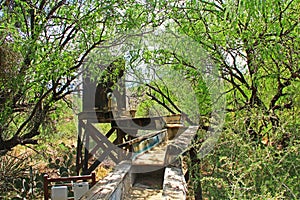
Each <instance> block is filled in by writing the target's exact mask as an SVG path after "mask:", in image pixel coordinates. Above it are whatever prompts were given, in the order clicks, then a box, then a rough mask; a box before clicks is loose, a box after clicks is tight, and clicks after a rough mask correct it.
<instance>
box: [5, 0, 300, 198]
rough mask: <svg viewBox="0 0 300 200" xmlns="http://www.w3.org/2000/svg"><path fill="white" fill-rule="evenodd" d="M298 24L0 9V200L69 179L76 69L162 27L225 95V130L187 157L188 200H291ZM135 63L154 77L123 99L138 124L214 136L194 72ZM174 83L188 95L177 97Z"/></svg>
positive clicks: (168, 10)
mask: <svg viewBox="0 0 300 200" xmlns="http://www.w3.org/2000/svg"><path fill="white" fill-rule="evenodd" d="M299 13H300V4H299V2H298V1H297V0H289V1H281V0H265V1H260V0H253V1H249V0H230V1H222V0H216V1H203V0H200V1H177V0H174V1H154V0H153V1H152V0H150V1H147V3H141V2H138V1H111V0H107V1H106V0H103V1H93V0H87V1H40V2H35V1H22V0H14V1H1V0H0V34H1V36H0V44H1V46H0V67H1V68H0V156H1V157H0V194H1V195H0V198H8V196H10V197H15V198H16V199H22V198H25V197H26V198H28V199H30V198H31V199H37V198H40V196H41V177H42V174H43V173H45V172H51V173H57V175H61V176H67V175H72V174H74V146H72V145H74V142H75V140H76V137H77V136H76V134H77V133H76V132H77V128H76V123H75V122H74V120H76V119H75V118H74V117H73V116H74V113H72V112H71V111H70V109H69V108H68V107H67V106H66V104H65V102H70V99H69V95H70V94H71V93H72V92H74V91H76V90H77V86H78V84H79V79H78V77H80V76H81V73H83V72H82V71H81V69H82V68H81V66H82V64H83V63H84V61H85V59H86V57H87V56H88V55H89V54H90V53H91V52H92V51H93V50H94V49H96V48H107V47H110V46H115V45H117V43H119V42H120V43H122V41H123V40H122V39H123V36H124V35H125V36H127V35H126V34H127V33H128V32H130V31H133V32H136V31H137V30H140V28H141V27H142V32H143V31H144V32H147V31H148V32H151V31H152V29H153V28H154V27H158V26H160V25H162V24H163V28H164V29H167V30H168V29H171V30H176V31H178V32H179V33H180V34H182V35H183V36H185V37H189V38H192V39H193V41H194V42H195V43H197V45H199V47H201V48H202V50H203V51H204V52H206V53H207V54H208V58H207V59H209V60H210V61H213V62H209V67H212V66H213V67H215V68H216V71H215V72H213V73H215V74H214V76H215V77H217V78H218V79H220V80H222V81H223V83H224V91H222V93H220V96H226V108H225V110H226V112H227V113H226V117H225V118H226V123H225V125H224V127H223V129H222V133H221V134H220V138H219V141H218V143H216V144H215V147H214V149H213V151H212V152H209V153H208V152H206V153H208V154H207V155H206V156H205V157H202V156H201V155H202V152H201V151H202V148H201V145H202V144H203V142H205V140H204V141H203V139H202V138H207V137H208V135H209V134H210V133H209V132H207V131H203V132H201V134H200V133H199V137H198V141H195V144H194V147H193V149H192V151H191V152H190V155H191V158H190V159H191V161H192V162H190V165H189V171H190V173H191V177H190V180H189V183H190V186H191V187H190V188H191V193H194V194H195V196H196V199H201V198H207V199H299V198H300V192H299V191H300V188H299V187H300V182H299V180H300V178H299V174H300V167H299V163H300V160H299V158H300V156H299V150H300V149H299V148H300V138H299V137H300V136H299V135H300V133H299V130H300V120H299V117H298V116H300V107H299V106H300V103H299V102H300V96H299V91H300V67H299V66H300V65H299V58H300V51H299V47H300V39H299V35H300V27H299ZM149 29H150V31H149ZM144 32H143V33H144ZM138 33H141V32H140V31H138ZM141 35H142V34H141ZM174 46H176V44H174ZM137 52H138V53H136V52H135V55H134V56H135V57H132V58H134V61H136V60H142V61H143V62H144V64H145V63H146V64H149V65H153V66H154V65H155V66H159V68H161V69H163V71H164V73H160V72H158V71H157V75H158V78H157V79H153V80H155V81H152V82H143V84H144V85H142V86H141V87H137V88H134V89H135V90H133V91H131V92H132V95H135V97H136V98H137V99H138V100H139V103H140V104H139V105H135V106H138V107H135V108H137V109H138V112H137V115H139V116H147V115H149V114H151V113H150V112H152V111H153V110H155V112H156V113H159V114H166V113H180V112H185V113H187V114H189V113H192V114H193V112H189V110H191V111H195V110H197V112H196V114H195V115H190V116H189V118H188V119H189V120H190V121H189V123H190V124H193V123H196V124H197V123H200V124H202V125H203V123H204V126H203V128H205V129H206V130H208V129H209V128H212V129H211V130H209V131H213V127H212V124H213V122H212V121H210V122H209V121H208V120H207V119H211V116H212V115H213V114H212V112H213V109H212V107H213V104H214V103H217V101H218V99H219V97H216V96H214V97H211V96H210V95H211V91H210V90H211V89H212V88H210V87H209V86H208V85H207V84H206V82H205V81H204V80H203V77H204V75H203V71H201V70H200V69H199V66H197V65H196V64H197V63H196V64H195V63H191V62H189V60H188V59H187V58H186V57H184V56H182V55H178V54H177V53H176V51H174V52H172V50H170V49H167V50H166V49H159V50H157V49H156V50H154V51H152V50H151V48H149V49H138V50H137ZM141 52H142V53H141ZM187 52H188V51H187ZM199 56H200V55H199ZM137 57H140V58H139V59H137ZM201 58H202V57H201ZM134 61H131V60H130V61H129V62H130V64H131V65H130V64H129V65H130V67H133V68H134V67H136V66H137V63H136V62H134ZM206 61H207V60H203V63H205V64H207V63H208V62H206ZM201 62H202V61H201ZM166 71H167V72H166ZM178 73H179V74H180V75H179V76H178ZM174 74H177V76H176V77H175V78H172V76H173V75H174ZM136 77H139V78H141V76H140V74H139V75H137V76H136ZM139 78H137V80H135V81H137V82H141V80H138V79H139ZM142 78H143V77H142ZM181 80H184V81H187V82H188V83H190V86H191V87H190V91H181V90H180V89H182V88H183V87H182V88H176V84H178V83H180V82H181ZM164 81H167V82H169V83H171V84H169V85H166V84H165V83H164ZM174 85H175V86H174ZM173 89H177V91H180V92H181V93H184V92H186V93H193V94H195V97H196V98H195V99H196V100H195V99H194V98H191V97H190V96H188V95H187V96H186V97H187V98H181V97H180V96H176V95H174V94H172V93H171V92H170V91H172V90H173ZM183 101H184V102H185V104H182V102H183ZM153 102H156V103H153ZM224 106H225V105H224ZM150 108H152V110H150ZM203 119H205V120H204V121H205V122H203V123H202V120H203ZM102 128H104V129H106V128H107V127H102ZM20 146H21V147H20ZM22 146H23V147H22ZM15 147H18V148H15ZM28 149H33V151H30V152H31V153H24V151H29V150H28ZM40 161H42V163H41V165H37V163H39V162H40ZM37 166H38V168H36V167H37Z"/></svg>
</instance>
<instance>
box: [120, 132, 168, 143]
mask: <svg viewBox="0 0 300 200" xmlns="http://www.w3.org/2000/svg"><path fill="white" fill-rule="evenodd" d="M166 131H167V129H163V130H160V131H155V132H151V133H148V134H145V135H142V136H140V137H137V138H134V139H132V140H129V141H127V142H124V143H122V144H119V145H117V146H118V147H124V146H127V145H132V144H134V143H138V142H140V141H142V140H145V139H147V138H150V137H153V136H155V135H158V134H160V133H162V132H166Z"/></svg>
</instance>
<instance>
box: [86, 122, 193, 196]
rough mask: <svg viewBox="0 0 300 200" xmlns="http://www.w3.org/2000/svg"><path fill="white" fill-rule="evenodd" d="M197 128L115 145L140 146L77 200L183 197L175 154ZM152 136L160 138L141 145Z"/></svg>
mask: <svg viewBox="0 0 300 200" xmlns="http://www.w3.org/2000/svg"><path fill="white" fill-rule="evenodd" d="M197 130H198V127H197V126H190V127H187V128H182V129H181V130H180V131H179V132H178V135H175V137H174V138H172V139H170V140H169V137H168V134H167V133H168V132H167V130H166V129H165V130H161V131H155V132H152V133H149V134H147V135H144V136H140V137H138V138H135V139H133V140H130V141H127V142H126V143H124V144H122V145H119V147H120V146H123V147H125V146H126V145H133V144H136V145H141V146H140V147H139V148H137V152H136V154H132V155H134V156H132V157H131V159H128V160H124V161H122V162H120V164H118V165H117V166H116V168H115V169H114V171H112V172H111V173H110V174H109V175H108V176H107V177H105V178H104V179H103V180H100V181H99V182H98V183H97V184H96V185H95V186H94V187H93V188H92V189H91V190H89V191H88V192H87V193H86V194H85V195H84V196H83V197H82V198H81V199H82V200H88V199H89V200H90V199H103V200H112V199H114V200H127V199H166V200H167V199H185V198H186V192H187V188H186V182H185V179H184V175H183V170H182V166H181V162H179V160H178V157H179V155H180V154H182V153H184V152H185V151H186V150H187V149H188V148H189V146H190V145H191V142H192V140H193V138H194V136H195V134H196V133H197ZM164 136H165V137H164ZM155 137H158V138H161V139H160V140H158V141H159V142H158V143H157V144H156V145H152V144H151V142H150V143H148V144H149V146H148V147H146V146H145V145H144V144H143V142H145V141H147V140H149V139H150V140H151V138H155ZM146 143H147V142H146Z"/></svg>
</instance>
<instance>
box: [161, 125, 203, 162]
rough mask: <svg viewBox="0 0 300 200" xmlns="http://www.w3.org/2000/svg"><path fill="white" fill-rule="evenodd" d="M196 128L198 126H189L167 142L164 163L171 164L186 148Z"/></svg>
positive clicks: (195, 132)
mask: <svg viewBox="0 0 300 200" xmlns="http://www.w3.org/2000/svg"><path fill="white" fill-rule="evenodd" d="M198 129H199V126H189V127H188V128H187V129H186V130H185V131H184V132H182V133H181V134H179V135H178V136H176V137H175V138H174V139H173V140H171V141H170V142H169V144H168V147H167V150H166V157H165V163H166V165H168V164H172V163H173V162H174V161H175V160H176V159H177V157H178V156H179V155H181V154H183V153H184V152H186V151H187V150H188V148H189V146H190V145H191V143H192V140H193V139H194V137H195V135H196V134H197V131H198Z"/></svg>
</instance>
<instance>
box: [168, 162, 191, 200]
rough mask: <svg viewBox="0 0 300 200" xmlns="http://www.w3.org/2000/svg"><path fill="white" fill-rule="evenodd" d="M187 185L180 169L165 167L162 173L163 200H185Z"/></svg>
mask: <svg viewBox="0 0 300 200" xmlns="http://www.w3.org/2000/svg"><path fill="white" fill-rule="evenodd" d="M186 192H187V184H186V181H185V179H184V175H183V172H182V169H181V168H177V167H167V168H166V169H165V173H164V182H163V194H162V195H163V198H162V199H163V200H171V199H177V200H179V199H180V200H185V199H186Z"/></svg>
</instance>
